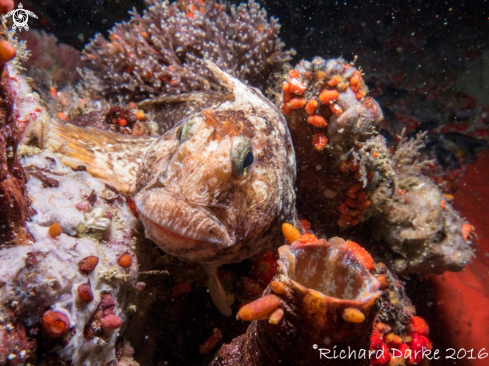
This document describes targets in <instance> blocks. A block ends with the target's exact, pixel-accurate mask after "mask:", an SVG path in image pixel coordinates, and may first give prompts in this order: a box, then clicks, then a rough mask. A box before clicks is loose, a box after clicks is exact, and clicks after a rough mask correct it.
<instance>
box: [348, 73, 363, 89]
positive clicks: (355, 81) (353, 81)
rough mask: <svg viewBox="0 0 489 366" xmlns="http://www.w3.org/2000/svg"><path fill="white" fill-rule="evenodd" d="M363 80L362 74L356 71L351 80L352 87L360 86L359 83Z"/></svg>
mask: <svg viewBox="0 0 489 366" xmlns="http://www.w3.org/2000/svg"><path fill="white" fill-rule="evenodd" d="M361 78H362V76H361V75H360V73H359V72H358V71H355V72H354V73H353V76H352V77H351V79H350V85H352V86H353V85H358V82H359V81H360V79H361Z"/></svg>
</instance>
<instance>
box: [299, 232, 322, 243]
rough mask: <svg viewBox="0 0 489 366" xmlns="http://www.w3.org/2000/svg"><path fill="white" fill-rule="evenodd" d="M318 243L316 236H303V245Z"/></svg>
mask: <svg viewBox="0 0 489 366" xmlns="http://www.w3.org/2000/svg"><path fill="white" fill-rule="evenodd" d="M317 241H318V238H317V237H316V235H314V234H304V235H302V236H301V243H302V244H313V243H315V242H317Z"/></svg>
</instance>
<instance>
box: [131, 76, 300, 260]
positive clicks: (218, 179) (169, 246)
mask: <svg viewBox="0 0 489 366" xmlns="http://www.w3.org/2000/svg"><path fill="white" fill-rule="evenodd" d="M216 69H217V68H216ZM215 72H216V73H218V74H219V75H218V76H219V77H220V78H222V79H225V81H226V82H227V83H228V85H229V87H230V88H231V89H233V94H234V98H233V99H232V100H226V101H222V102H220V103H216V104H214V105H213V106H210V107H209V108H208V109H205V110H203V111H202V112H200V113H199V114H197V115H194V116H192V117H190V118H187V119H186V120H184V121H181V122H180V123H179V124H177V125H176V126H175V127H174V128H173V129H171V130H169V131H168V132H167V133H165V134H164V135H163V136H161V137H160V138H159V139H158V140H157V141H156V142H155V143H153V144H152V145H151V146H150V147H149V149H148V150H147V152H146V154H145V156H144V158H143V161H142V163H141V166H140V170H139V175H138V179H137V184H136V191H137V194H136V196H135V202H136V206H137V209H138V211H139V212H140V214H141V215H140V217H141V220H142V222H143V224H144V226H145V231H146V236H147V237H148V238H150V239H152V240H153V241H154V242H155V243H156V244H157V245H158V246H160V247H161V248H162V249H163V250H164V251H165V252H167V253H169V254H171V255H174V256H176V257H178V258H181V259H184V260H190V261H197V262H200V263H203V264H207V265H211V266H213V267H217V266H219V265H222V264H225V263H232V262H239V261H242V260H243V259H245V258H248V257H250V256H252V255H254V254H255V253H257V252H259V251H261V250H263V249H265V248H270V247H276V246H278V245H280V244H282V242H283V238H282V234H281V224H282V223H283V222H286V221H288V222H294V221H295V208H294V207H295V193H294V189H293V185H294V182H295V154H294V150H293V146H292V141H291V138H290V135H289V131H288V129H287V126H286V122H285V119H284V117H283V115H282V114H281V113H280V112H279V111H278V110H277V108H276V107H275V106H274V105H273V104H272V103H271V102H270V101H268V99H266V98H265V97H264V96H263V95H262V94H261V93H260V92H259V91H258V90H257V89H255V88H252V87H249V86H246V85H244V84H243V83H241V82H240V81H239V80H237V79H235V78H233V77H231V76H229V75H227V74H225V73H223V72H221V71H220V70H218V69H217V70H215ZM182 129H183V132H181V131H182ZM180 135H182V136H181V138H180V139H179V136H180ZM247 146H252V151H253V157H254V163H253V167H252V171H251V173H249V174H248V175H247V176H245V177H244V178H242V179H239V178H238V177H236V174H233V173H236V172H235V170H236V169H235V168H236V166H237V165H239V160H240V159H239V157H240V156H241V157H242V156H243V154H244V152H243V151H244V150H246V148H247Z"/></svg>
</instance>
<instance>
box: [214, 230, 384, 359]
mask: <svg viewBox="0 0 489 366" xmlns="http://www.w3.org/2000/svg"><path fill="white" fill-rule="evenodd" d="M357 247H358V246H357ZM279 253H280V259H279V260H278V265H279V267H278V272H277V275H276V276H275V278H274V281H272V282H271V284H270V285H269V286H268V288H267V289H266V291H265V292H264V294H265V295H266V296H265V297H262V298H260V299H258V300H255V302H253V303H251V304H248V305H245V306H250V307H254V308H255V310H256V311H257V314H258V315H259V316H260V318H261V319H264V320H254V321H253V322H252V323H251V325H250V326H249V327H248V330H247V332H246V333H245V334H244V335H241V336H239V337H237V338H235V339H234V340H233V341H232V342H231V343H230V344H228V345H224V346H222V347H221V349H220V350H219V352H218V354H217V356H216V357H215V359H214V361H213V362H212V363H211V364H210V365H211V366H217V365H280V364H294V365H314V364H317V363H318V362H320V361H319V360H320V358H319V357H320V354H319V352H320V351H319V349H323V350H324V352H326V350H331V352H333V349H334V347H336V350H337V352H338V351H339V350H345V351H346V352H348V349H349V348H348V347H350V350H356V351H357V355H358V354H359V350H361V349H363V350H365V351H368V349H369V346H370V332H371V329H372V323H373V320H374V318H375V316H376V314H377V311H378V300H377V299H378V298H379V296H380V291H379V286H380V283H379V282H378V280H377V279H376V278H375V277H374V276H373V275H372V274H371V273H370V272H369V270H368V269H367V268H366V267H365V264H366V262H367V261H365V258H364V257H362V256H363V252H362V251H360V253H362V254H359V252H357V251H355V249H354V246H353V247H352V246H351V245H348V243H347V242H345V241H344V240H343V239H340V238H332V239H331V240H330V241H329V242H327V241H326V240H324V239H320V240H317V241H316V242H315V243H312V244H302V243H301V242H294V243H292V245H291V246H282V247H280V248H279ZM367 255H368V254H367ZM370 260H371V259H370ZM272 294H273V295H272ZM271 296H273V297H277V298H278V299H279V303H278V305H277V304H275V306H274V307H271V308H270V309H269V310H268V313H265V315H264V316H263V315H261V314H260V310H261V309H260V308H262V307H263V306H268V303H269V301H264V300H267V299H269V298H270V297H271ZM272 301H273V300H272ZM265 302H268V303H267V304H266V305H265V304H264V303H265ZM277 306H278V308H277ZM277 309H280V310H282V311H283V315H282V316H280V315H278V316H277V315H276V313H275V312H274V311H275V310H277ZM274 314H275V315H274ZM274 323H276V324H274ZM323 360H324V358H323ZM369 363H370V361H369V359H368V352H367V356H366V359H365V358H364V359H363V360H359V359H358V357H357V359H355V358H352V359H341V360H339V359H338V360H336V361H331V363H328V365H369Z"/></svg>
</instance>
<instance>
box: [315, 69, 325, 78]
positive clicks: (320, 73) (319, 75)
mask: <svg viewBox="0 0 489 366" xmlns="http://www.w3.org/2000/svg"><path fill="white" fill-rule="evenodd" d="M314 79H316V80H321V79H326V73H325V72H324V71H321V70H319V71H316V72H315V73H314Z"/></svg>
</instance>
